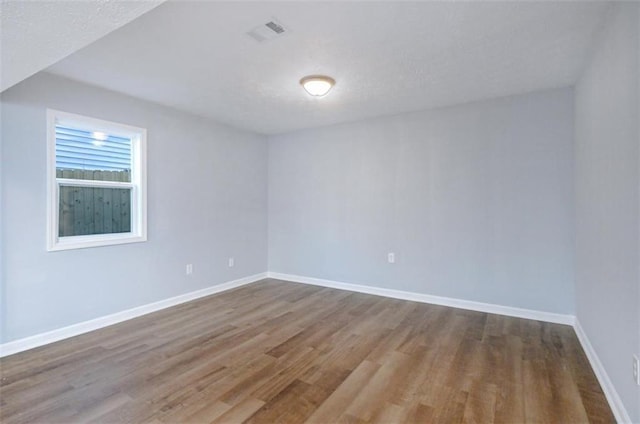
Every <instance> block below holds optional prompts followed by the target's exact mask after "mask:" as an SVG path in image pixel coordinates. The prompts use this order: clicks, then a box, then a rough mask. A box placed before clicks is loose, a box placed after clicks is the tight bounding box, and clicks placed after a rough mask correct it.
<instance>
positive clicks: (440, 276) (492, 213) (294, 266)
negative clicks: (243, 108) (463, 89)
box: [269, 89, 574, 314]
mask: <svg viewBox="0 0 640 424" xmlns="http://www.w3.org/2000/svg"><path fill="white" fill-rule="evenodd" d="M572 181H573V92H572V91H571V90H570V89H563V90H555V91H548V92H543V93H535V94H529V95H524V96H514V97H508V98H503V99H498V100H492V101H486V102H481V103H474V104H468V105H462V106H457V107H451V108H446V109H439V110H434V111H425V112H419V113H413V114H404V115H400V116H396V117H388V118H379V119H372V120H367V121H363V122H358V123H353V124H345V125H339V126H334V127H327V128H322V129H316V130H308V131H300V132H295V133H290V134H285V135H280V136H273V137H270V138H269V270H270V271H275V272H283V273H290V274H297V275H303V276H309V277H316V278H324V279H331V280H337V281H342V282H348V283H360V284H365V285H372V286H378V287H385V288H392V289H399V290H407V291H412V292H418V293H427V294H432V295H440V296H448V297H454V298H460V299H467V300H474V301H479V302H488V303H495V304H500V305H509V306H515V307H522V308H531V309H535V310H542V311H549V312H557V313H567V314H572V313H573V312H574V286H573V279H574V275H573V238H574V234H573V227H574V220H573V216H574V209H573V185H572ZM390 251H393V252H395V254H396V263H395V264H388V263H387V252H390Z"/></svg>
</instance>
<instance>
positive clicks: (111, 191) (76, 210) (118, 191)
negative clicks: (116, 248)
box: [56, 169, 131, 237]
mask: <svg viewBox="0 0 640 424" xmlns="http://www.w3.org/2000/svg"><path fill="white" fill-rule="evenodd" d="M56 177H57V178H73V179H79V180H100V181H121V182H130V181H131V172H130V171H90V170H80V169H57V170H56ZM58 212H59V214H58V223H59V225H58V228H59V231H58V235H59V237H66V236H80V235H87V234H111V233H127V232H130V231H131V190H130V189H128V188H102V187H100V188H97V187H96V188H94V187H78V186H68V185H65V184H64V182H62V183H61V184H60V202H59V210H58Z"/></svg>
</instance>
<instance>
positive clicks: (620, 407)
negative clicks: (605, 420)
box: [573, 318, 631, 424]
mask: <svg viewBox="0 0 640 424" xmlns="http://www.w3.org/2000/svg"><path fill="white" fill-rule="evenodd" d="M573 328H574V329H575V331H576V335H577V336H578V340H580V344H581V345H582V349H583V350H584V353H585V354H586V355H587V358H588V359H589V363H590V364H591V368H593V372H594V373H595V374H596V377H597V378H598V382H599V383H600V386H601V387H602V391H603V392H604V395H605V396H606V398H607V401H608V402H609V406H610V407H611V410H612V411H613V415H614V416H615V418H616V421H617V422H618V423H620V424H622V423H631V417H630V416H629V413H628V412H627V410H626V408H625V407H624V404H623V403H622V400H621V399H620V396H618V392H617V391H616V389H615V387H614V386H613V383H612V382H611V380H610V379H609V375H608V374H607V371H606V370H605V369H604V366H603V365H602V362H600V358H598V355H597V354H596V351H595V350H594V349H593V346H591V342H590V341H589V338H588V337H587V334H586V333H585V332H584V330H583V329H582V326H581V325H580V321H578V319H577V318H576V322H575V324H574V326H573Z"/></svg>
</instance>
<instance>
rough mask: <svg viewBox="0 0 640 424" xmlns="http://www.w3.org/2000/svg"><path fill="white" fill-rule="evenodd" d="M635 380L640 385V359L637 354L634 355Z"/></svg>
mask: <svg viewBox="0 0 640 424" xmlns="http://www.w3.org/2000/svg"><path fill="white" fill-rule="evenodd" d="M633 381H635V382H636V384H637V385H638V386H640V360H639V359H638V357H637V356H636V355H633Z"/></svg>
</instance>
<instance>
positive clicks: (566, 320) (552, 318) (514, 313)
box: [267, 272, 575, 325]
mask: <svg viewBox="0 0 640 424" xmlns="http://www.w3.org/2000/svg"><path fill="white" fill-rule="evenodd" d="M267 275H268V276H269V278H275V279H278V280H285V281H292V282H294V283H303V284H312V285H314V286H322V287H330V288H334V289H341V290H349V291H354V292H359V293H366V294H373V295H376V296H384V297H392V298H394V299H402V300H411V301H414V302H421V303H431V304H434V305H442V306H450V307H452V308H460V309H468V310H472V311H478V312H487V313H490V314H498V315H506V316H510V317H517V318H526V319H533V320H537V321H545V322H553V323H556V324H566V325H573V324H574V322H575V317H574V316H573V315H565V314H556V313H553V312H543V311H536V310H533V309H522V308H514V307H511V306H503V305H495V304H492V303H481V302H474V301H471V300H463V299H454V298H451V297H441V296H433V295H430V294H423V293H415V292H408V291H401V290H393V289H385V288H381V287H373V286H364V285H360V284H351V283H342V282H339V281H332V280H323V279H320V278H312V277H304V276H300V275H291V274H282V273H278V272H268V273H267Z"/></svg>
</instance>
